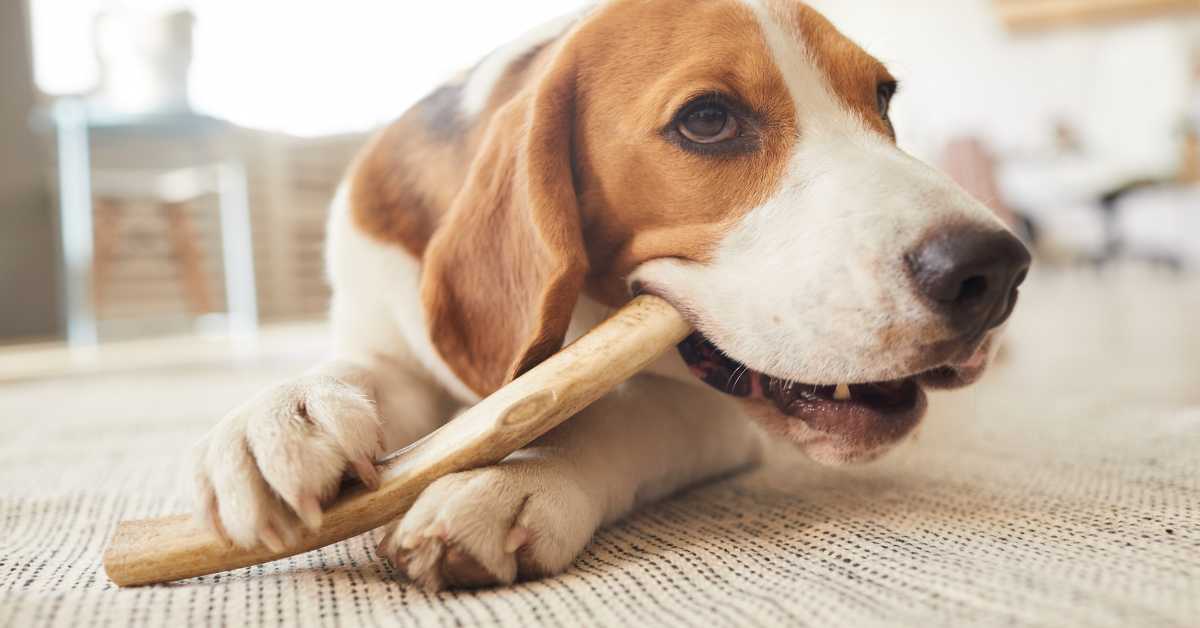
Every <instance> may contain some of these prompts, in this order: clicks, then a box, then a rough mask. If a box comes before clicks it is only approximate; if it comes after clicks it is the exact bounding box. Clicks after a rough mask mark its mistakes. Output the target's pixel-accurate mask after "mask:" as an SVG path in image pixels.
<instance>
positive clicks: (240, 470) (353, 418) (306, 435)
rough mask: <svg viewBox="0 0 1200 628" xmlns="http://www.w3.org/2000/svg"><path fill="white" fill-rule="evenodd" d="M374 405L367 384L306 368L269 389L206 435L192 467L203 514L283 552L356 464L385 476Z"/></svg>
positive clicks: (312, 524)
mask: <svg viewBox="0 0 1200 628" xmlns="http://www.w3.org/2000/svg"><path fill="white" fill-rule="evenodd" d="M382 447H383V446H382V434H381V430H380V423H379V418H378V416H377V414H376V412H375V406H374V404H372V403H371V401H370V400H369V399H367V398H366V397H365V396H363V394H362V393H361V392H359V391H358V389H356V388H353V387H350V386H348V385H346V384H344V383H342V382H340V381H339V380H337V379H334V378H332V377H327V376H306V377H303V378H300V379H298V380H295V381H292V382H289V383H286V384H282V385H279V386H276V387H274V388H271V389H268V390H267V391H265V392H263V393H262V394H260V395H258V396H257V397H255V398H254V399H251V400H250V401H249V402H247V403H246V404H244V405H242V406H241V407H239V408H237V409H236V410H234V411H233V412H231V413H230V414H229V415H228V416H226V417H225V418H224V419H223V420H222V421H221V422H220V423H218V424H217V426H216V427H214V428H213V430H212V431H211V432H209V434H208V435H207V436H206V437H205V438H204V440H203V441H201V443H200V445H199V447H198V448H197V451H196V456H195V461H194V464H193V473H194V480H195V486H196V501H195V511H196V515H197V517H198V518H199V519H200V520H201V521H202V522H203V523H205V524H206V525H207V526H208V527H209V528H210V529H211V530H213V531H214V532H215V533H217V534H218V535H220V536H222V537H224V538H225V539H227V540H229V541H232V542H233V543H236V544H237V545H240V546H242V547H254V546H257V545H259V544H262V545H265V546H266V547H267V548H269V549H271V550H273V551H282V550H283V549H285V548H286V547H287V546H290V545H292V544H293V543H295V542H296V541H297V540H298V538H299V536H300V533H301V531H302V528H303V527H307V528H309V529H316V528H317V527H319V526H320V525H321V519H322V511H321V505H322V504H323V503H325V502H326V501H327V500H329V499H330V498H332V497H333V496H334V495H335V494H336V493H337V490H338V488H339V486H340V484H341V481H342V478H343V477H344V476H345V474H346V473H347V472H348V471H351V470H352V471H353V472H354V473H355V474H357V475H358V476H359V478H361V479H362V480H363V482H364V483H366V484H367V485H368V486H373V485H376V484H378V481H379V478H378V475H377V472H376V470H375V467H374V465H373V461H374V460H375V459H376V458H377V457H378V456H379V454H380V453H382Z"/></svg>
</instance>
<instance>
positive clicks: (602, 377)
mask: <svg viewBox="0 0 1200 628" xmlns="http://www.w3.org/2000/svg"><path fill="white" fill-rule="evenodd" d="M689 333H690V327H689V326H688V324H687V322H686V321H684V319H683V317H681V316H680V315H679V313H678V312H677V311H676V310H675V308H673V307H671V305H670V304H668V303H667V302H666V301H663V300H662V299H659V298H657V297H653V296H640V297H638V298H636V299H634V300H633V301H632V302H631V303H630V304H629V305H627V306H625V307H624V308H622V309H621V310H620V311H619V312H617V313H616V314H615V315H614V316H613V317H612V318H610V319H609V320H607V321H605V322H604V323H602V324H601V325H599V326H598V327H596V328H595V329H594V330H592V331H591V332H589V333H588V334H587V335H586V336H584V337H582V338H580V339H579V340H577V341H576V342H574V343H572V344H571V345H570V346H568V347H566V348H565V349H563V350H562V351H561V352H559V353H558V354H556V355H554V356H553V357H551V358H550V359H548V360H546V361H545V362H543V363H542V364H540V365H538V366H537V367H535V368H533V369H532V370H530V371H529V372H528V373H526V374H524V375H522V376H521V377H519V378H517V380H515V381H514V382H512V383H511V384H509V385H508V386H505V387H504V388H502V389H500V390H499V391H496V392H495V393H494V394H492V395H491V396H490V397H488V398H486V399H484V400H483V401H480V402H479V403H478V404H476V405H475V406H473V407H472V408H470V409H469V410H467V411H465V412H463V413H462V414H460V415H459V416H458V417H456V418H455V419H454V420H452V421H450V422H449V423H447V424H446V425H444V426H443V427H442V428H441V429H439V430H437V431H436V432H433V433H432V434H430V435H429V436H427V437H425V438H424V439H422V440H420V441H418V442H416V443H414V444H412V445H410V446H409V447H407V448H405V449H404V450H402V451H400V452H398V453H397V454H395V455H394V456H392V457H390V458H389V459H387V460H386V461H384V462H383V463H381V464H380V466H379V470H380V477H381V480H382V482H381V486H380V487H379V488H378V489H376V490H374V491H368V490H365V489H364V488H363V487H361V486H354V487H351V488H349V489H346V490H344V491H343V492H342V494H341V495H339V496H338V497H337V499H336V500H335V501H334V503H332V504H330V505H329V506H328V507H327V509H326V511H325V517H324V519H323V523H322V525H321V528H320V529H319V530H316V531H313V532H308V533H306V534H305V536H304V537H303V538H302V539H301V541H300V542H299V543H297V544H296V545H295V546H294V547H292V548H290V549H288V550H287V551H284V552H272V551H270V550H268V549H266V548H262V547H260V548H256V549H241V548H237V547H231V546H228V545H226V544H225V543H224V542H223V541H221V540H220V539H218V538H216V537H215V536H213V535H212V534H211V533H210V532H208V531H207V530H205V529H203V528H202V527H200V526H199V525H198V524H196V523H194V522H193V520H192V518H191V517H189V516H187V515H178V516H173V517H164V518H161V519H145V520H141V521H126V522H123V523H121V524H120V525H119V526H118V527H117V532H116V534H115V535H114V536H113V539H112V542H111V543H110V544H109V546H108V550H107V551H105V553H104V569H105V571H106V572H108V577H109V578H111V579H112V581H113V582H115V583H117V584H118V585H120V586H139V585H146V584H154V583H159V582H170V581H172V580H182V579H184V578H192V577H195V576H203V575H207V574H212V573H217V572H221V571H229V570H231V569H237V568H239V567H245V566H247V565H255V564H259V563H265V562H269V561H272V560H277V559H280V558H285V557H287V556H292V555H295V554H300V553H302V552H307V551H309V550H312V549H316V548H318V547H323V546H325V545H329V544H331V543H336V542H338V541H341V540H344V539H348V538H350V537H353V536H356V535H359V534H363V533H365V532H368V531H370V530H372V529H374V528H377V527H379V526H381V525H384V524H386V523H388V522H389V521H392V520H394V519H396V518H397V517H399V516H400V515H402V514H403V513H404V512H405V511H406V510H408V508H409V507H410V506H411V505H412V503H413V502H414V501H415V500H416V498H417V496H418V495H420V494H421V491H422V490H424V489H425V487H427V486H429V484H430V483H432V482H433V481H434V480H436V479H437V478H439V477H441V476H444V475H446V474H449V473H454V472H457V471H463V470H466V469H473V468H476V467H481V466H486V465H490V464H495V463H496V462H499V461H500V460H502V459H504V458H505V457H506V456H508V455H509V454H510V453H512V452H514V451H516V450H518V449H520V448H522V447H524V446H526V445H528V444H529V443H530V442H532V441H533V440H534V439H536V438H538V437H539V436H541V435H542V434H545V433H546V432H548V431H550V430H551V429H553V428H554V427H555V426H557V425H559V424H561V423H562V422H563V421H565V420H567V419H568V418H570V417H571V416H572V415H574V414H575V413H577V412H579V411H580V410H582V409H584V408H585V407H587V406H588V405H589V404H591V403H592V402H594V401H596V400H597V399H599V398H600V397H602V396H603V395H604V394H605V393H607V392H608V391H610V390H612V389H613V388H615V387H616V386H617V385H618V384H620V383H621V382H623V381H625V380H627V379H629V378H630V377H632V376H634V375H635V374H637V372H638V371H641V370H642V369H643V368H645V367H646V366H648V365H649V364H650V363H651V362H653V361H654V360H655V359H656V358H657V357H658V356H659V355H661V354H662V353H663V352H664V351H666V350H667V349H668V348H670V347H672V346H674V345H675V344H677V343H678V342H680V341H681V340H683V339H684V338H685V337H687V335H688V334H689Z"/></svg>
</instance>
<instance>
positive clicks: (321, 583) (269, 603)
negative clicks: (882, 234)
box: [0, 274, 1200, 628]
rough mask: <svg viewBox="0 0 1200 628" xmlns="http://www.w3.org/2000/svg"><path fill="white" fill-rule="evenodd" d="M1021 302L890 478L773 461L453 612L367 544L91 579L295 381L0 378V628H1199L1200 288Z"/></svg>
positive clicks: (277, 369) (134, 375)
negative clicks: (237, 411) (177, 578)
mask: <svg viewBox="0 0 1200 628" xmlns="http://www.w3.org/2000/svg"><path fill="white" fill-rule="evenodd" d="M1024 299H1025V302H1024V304H1023V306H1022V308H1020V309H1019V314H1018V318H1017V319H1016V321H1014V323H1013V326H1012V327H1013V328H1012V333H1011V334H1010V337H1009V341H1008V343H1007V345H1006V347H1005V353H1004V359H1003V362H1002V364H1001V365H1000V367H999V368H997V369H996V370H995V371H994V372H993V374H992V375H991V376H990V377H989V378H988V379H987V381H986V382H985V383H984V384H982V385H980V386H979V387H976V388H974V389H972V390H969V391H964V392H959V393H954V394H948V395H939V396H936V397H935V398H934V399H933V407H934V410H933V413H932V415H931V416H930V417H929V419H928V421H927V423H926V425H925V427H924V428H923V429H922V431H921V432H920V434H919V435H918V437H917V438H916V439H915V442H913V443H911V444H909V445H907V446H906V447H905V448H904V449H903V450H902V451H899V452H897V453H896V454H894V455H892V456H890V457H888V458H887V459H885V460H884V461H882V462H880V463H877V464H874V465H871V466H868V467H862V468H855V469H849V470H830V469H823V468H819V467H816V466H814V465H812V464H810V463H808V462H806V461H804V460H802V459H800V458H798V457H797V456H796V455H795V454H794V453H792V452H790V451H788V450H787V449H786V448H777V450H776V451H773V452H772V454H771V456H770V459H769V463H768V464H767V465H766V466H765V467H764V468H762V469H760V470H758V471H755V472H752V473H749V474H746V475H742V476H739V477H735V478H730V479H727V480H725V481H722V482H718V483H714V484H711V485H708V486H704V487H700V488H697V489H695V490H692V491H690V492H688V493H687V494H684V495H681V496H678V497H676V498H674V499H671V500H669V501H666V502H664V503H661V504H659V505H657V506H654V507H651V508H648V509H646V510H643V511H641V512H640V513H638V514H636V515H635V516H633V517H631V518H629V519H628V520H626V521H624V522H622V523H620V524H618V525H616V526H614V527H612V528H610V529H608V530H606V531H604V532H602V533H601V534H600V535H599V536H598V537H597V538H596V539H595V541H594V542H593V543H592V545H591V546H590V547H589V548H588V549H587V551H586V552H585V553H584V554H583V555H582V556H581V557H580V558H579V560H578V561H577V562H576V563H575V565H574V567H572V568H571V569H570V571H568V572H567V573H566V574H564V575H562V576H560V577H557V578H552V579H548V580H544V581H539V582H533V583H527V584H522V585H519V586H515V587H512V588H509V589H502V590H492V591H479V592H471V593H460V594H455V593H448V594H441V595H432V596H431V595H427V594H425V593H423V592H422V591H420V590H419V589H416V588H414V587H411V586H407V585H406V584H404V583H403V582H400V581H398V580H397V578H396V574H395V573H394V571H393V570H392V569H391V568H390V567H389V566H388V565H387V564H386V563H385V562H383V561H382V560H380V559H379V558H378V557H377V556H376V554H375V552H374V547H373V541H372V539H370V538H369V537H363V538H358V539H354V540H351V541H348V542H345V543H341V544H338V545H335V546H332V547H329V548H325V549H323V550H319V551H315V552H311V553H309V554H305V555H302V556H299V557H295V558H292V559H289V560H285V561H280V562H277V563H273V564H269V565H265V566H259V567H252V568H247V569H242V570H238V571H235V572H232V573H228V574H222V575H218V576H210V577H204V578H197V579H194V580H189V581H186V582H181V583H177V584H173V585H169V586H156V587H147V588H140V589H130V590H121V589H118V588H116V587H115V586H114V585H113V584H111V583H110V582H109V581H108V580H107V579H106V578H105V576H104V572H103V570H102V569H101V567H100V554H101V552H102V549H103V547H104V544H105V542H106V539H107V538H108V536H109V535H110V534H111V533H112V531H113V529H114V526H115V525H116V523H117V522H118V520H120V519H124V518H135V517H145V516H152V515H160V514H167V513H171V512H175V511H179V510H181V509H183V508H184V504H183V503H181V502H180V501H179V499H178V497H177V490H176V488H177V484H176V479H177V476H178V474H179V472H180V469H181V466H182V463H183V461H184V460H185V458H186V454H187V451H188V449H189V448H190V446H191V444H192V442H194V441H195V440H196V439H197V438H198V437H199V436H200V435H201V434H202V433H203V432H204V431H205V430H206V429H207V428H208V427H209V426H210V425H211V424H212V423H213V421H215V420H216V419H217V418H219V417H220V416H221V415H222V414H223V413H224V412H225V411H226V410H227V409H228V408H230V407H231V406H232V405H234V404H235V403H237V402H238V401H239V400H241V399H243V398H245V397H246V396H247V395H250V394H251V393H253V392H254V391H255V390H257V389H258V388H260V387H262V386H264V385H267V384H269V383H271V382H273V381H276V380H278V379H281V378H284V377H287V376H289V375H291V374H294V373H296V372H298V371H301V370H303V368H304V367H305V364H304V361H303V360H300V359H289V360H273V361H259V362H254V363H250V364H247V363H244V362H240V363H234V362H230V363H220V364H207V365H190V366H188V365H181V366H176V367H166V368H158V369H154V370H150V371H147V370H133V371H126V372H121V371H119V370H118V371H109V372H100V373H89V374H87V375H84V376H63V377H54V378H42V379H34V380H28V381H18V382H9V383H7V384H3V385H0V626H14V627H17V626H19V627H22V628H24V627H28V626H58V625H63V626H101V625H103V626H141V625H145V626H160V625H172V626H174V625H185V624H186V625H237V626H243V625H244V626H258V625H289V626H291V625H303V626H335V625H360V624H361V625H388V626H391V625H401V626H407V625H501V624H503V625H521V626H526V625H539V624H545V625H564V626H588V625H605V626H657V625H663V626H691V625H702V626H806V625H813V626H856V627H858V626H877V625H878V626H884V625H888V626H891V625H907V626H955V627H959V626H990V625H1014V624H1016V625H1042V626H1196V625H1198V624H1200V331H1197V328H1196V324H1197V321H1200V289H1197V284H1196V283H1191V282H1185V281H1183V280H1180V279H1173V278H1164V277H1158V276H1154V275H1142V274H1117V275H1114V276H1105V277H1103V278H1099V277H1095V276H1081V275H1072V276H1057V277H1041V278H1039V279H1038V280H1037V281H1036V282H1035V283H1034V284H1033V285H1032V286H1031V287H1030V289H1028V290H1027V291H1026V295H1025V297H1024ZM6 359H13V358H11V357H9V358H6ZM8 366H12V365H8Z"/></svg>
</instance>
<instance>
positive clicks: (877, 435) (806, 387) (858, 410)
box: [679, 333, 987, 458]
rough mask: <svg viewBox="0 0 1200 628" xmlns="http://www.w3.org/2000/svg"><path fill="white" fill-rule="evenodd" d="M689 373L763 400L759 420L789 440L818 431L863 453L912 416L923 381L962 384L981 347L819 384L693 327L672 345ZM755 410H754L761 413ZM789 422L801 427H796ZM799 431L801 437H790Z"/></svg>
mask: <svg viewBox="0 0 1200 628" xmlns="http://www.w3.org/2000/svg"><path fill="white" fill-rule="evenodd" d="M679 353H680V355H681V356H682V357H683V360H684V362H686V363H687V365H688V368H689V369H690V370H691V372H692V373H693V374H694V375H695V376H696V377H698V378H700V379H701V380H702V381H704V382H705V383H706V384H708V385H709V386H711V387H713V388H715V389H717V390H719V391H721V392H723V393H725V394H728V395H732V396H734V397H738V398H741V399H744V400H748V401H753V402H758V403H760V404H769V406H768V407H769V408H773V410H774V411H775V412H774V413H772V414H775V415H776V416H773V417H770V419H769V420H768V419H763V417H761V416H760V417H759V418H760V420H764V422H765V423H767V425H766V427H767V428H768V429H769V430H771V431H773V432H777V433H781V434H783V435H787V436H791V437H793V438H796V439H797V440H804V439H809V440H811V437H813V435H819V436H820V437H821V438H823V439H832V441H834V444H835V445H837V446H838V448H840V449H843V450H847V451H849V450H853V451H852V453H851V454H849V455H847V456H845V457H846V458H854V457H866V456H865V455H864V456H858V454H860V453H865V452H872V451H875V450H878V449H880V448H882V447H884V446H886V445H890V444H892V443H894V442H897V441H898V440H900V439H901V438H903V437H904V436H906V435H907V434H908V433H909V432H911V431H912V429H913V428H914V427H915V426H916V425H917V423H919V422H920V420H921V418H922V416H924V414H925V410H926V408H927V406H928V404H927V401H926V396H925V390H924V389H925V388H926V387H930V388H956V387H960V386H965V385H967V384H969V383H971V382H973V381H974V380H975V379H977V378H978V376H979V375H980V374H981V373H982V371H983V368H984V366H985V364H984V363H985V362H986V353H987V347H986V346H983V347H980V348H979V350H978V351H977V354H978V356H982V357H978V356H977V357H973V358H972V359H971V360H968V361H967V362H965V363H964V364H962V365H959V366H942V367H939V368H935V369H932V370H929V371H925V372H922V373H918V374H914V375H912V376H910V377H905V378H902V379H896V380H891V381H882V382H870V383H860V384H840V385H836V386H821V385H813V384H805V383H802V382H795V381H790V380H786V379H781V378H778V377H774V376H771V375H768V374H766V373H760V372H758V371H754V370H751V369H750V368H749V367H747V366H746V365H745V364H742V363H741V362H738V361H737V360H734V359H732V358H730V357H729V356H727V355H726V354H725V353H724V352H722V351H721V350H720V349H719V348H718V347H717V346H716V345H715V344H713V343H712V342H711V341H710V340H708V339H707V338H706V337H704V335H702V334H700V333H695V334H692V335H691V336H689V337H688V338H687V339H686V340H684V341H683V342H682V343H680V344H679ZM758 414H760V415H761V414H762V413H761V412H760V413H758ZM792 422H799V423H802V424H803V426H804V427H805V428H807V429H802V430H801V429H797V427H798V426H796V425H794V424H791V423H792ZM800 431H802V432H803V433H804V434H805V435H807V436H805V438H798V437H797V432H800Z"/></svg>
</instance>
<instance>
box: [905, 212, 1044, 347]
mask: <svg viewBox="0 0 1200 628" xmlns="http://www.w3.org/2000/svg"><path fill="white" fill-rule="evenodd" d="M1031 261H1032V259H1031V257H1030V255H1029V250H1028V249H1026V248H1025V245H1024V244H1021V241H1020V240H1018V239H1017V238H1016V237H1015V236H1013V235H1012V234H1010V233H1008V232H1007V231H1000V230H982V229H978V228H958V229H955V230H951V231H946V232H943V233H938V234H936V235H934V236H932V237H930V238H929V239H927V240H926V241H925V242H923V243H922V244H921V245H920V246H918V247H917V248H916V249H914V250H913V252H912V253H910V254H909V255H908V265H909V269H910V270H911V271H912V274H913V278H914V279H916V283H917V287H918V289H919V290H920V291H921V293H922V294H923V295H924V296H925V297H926V298H927V299H928V300H929V301H930V302H932V304H933V307H934V308H935V309H937V310H938V311H939V312H941V313H942V314H943V315H944V316H945V317H946V318H947V320H948V321H949V323H950V325H951V326H953V327H954V328H955V329H958V330H960V331H962V332H963V333H978V332H981V331H984V330H988V329H992V328H994V327H997V326H999V325H1001V324H1003V323H1004V321H1006V320H1008V317H1009V316H1010V315H1011V314H1012V311H1013V308H1014V307H1016V305H1017V288H1018V287H1019V286H1020V285H1021V283H1022V282H1023V281H1025V276H1026V274H1028V272H1029V265H1030V263H1031Z"/></svg>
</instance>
